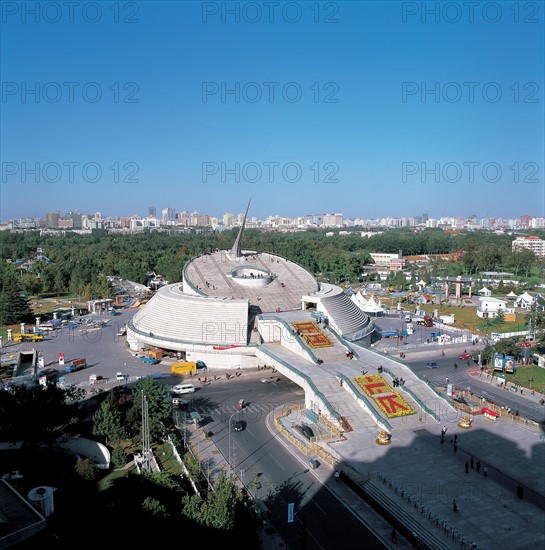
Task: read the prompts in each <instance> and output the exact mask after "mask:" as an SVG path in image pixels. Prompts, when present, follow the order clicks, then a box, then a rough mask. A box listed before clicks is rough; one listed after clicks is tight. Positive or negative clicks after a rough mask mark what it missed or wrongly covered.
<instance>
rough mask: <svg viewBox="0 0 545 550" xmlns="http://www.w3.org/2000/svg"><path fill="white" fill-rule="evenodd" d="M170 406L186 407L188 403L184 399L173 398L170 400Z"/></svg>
mask: <svg viewBox="0 0 545 550" xmlns="http://www.w3.org/2000/svg"><path fill="white" fill-rule="evenodd" d="M172 404H173V405H174V406H175V407H182V408H183V407H187V405H188V404H189V401H186V400H185V399H182V398H181V397H173V398H172Z"/></svg>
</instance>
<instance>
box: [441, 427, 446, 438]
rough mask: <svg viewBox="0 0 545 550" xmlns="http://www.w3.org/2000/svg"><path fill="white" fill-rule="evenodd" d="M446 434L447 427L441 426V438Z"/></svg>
mask: <svg viewBox="0 0 545 550" xmlns="http://www.w3.org/2000/svg"><path fill="white" fill-rule="evenodd" d="M446 433H447V427H446V426H443V429H442V430H441V438H443V437H445V434H446Z"/></svg>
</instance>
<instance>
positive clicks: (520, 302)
mask: <svg viewBox="0 0 545 550" xmlns="http://www.w3.org/2000/svg"><path fill="white" fill-rule="evenodd" d="M534 301H535V298H534V297H533V296H531V295H530V294H528V293H527V292H524V294H521V295H520V296H519V297H518V298H516V300H515V302H514V304H515V307H521V308H529V307H531V305H532V304H533V303H534Z"/></svg>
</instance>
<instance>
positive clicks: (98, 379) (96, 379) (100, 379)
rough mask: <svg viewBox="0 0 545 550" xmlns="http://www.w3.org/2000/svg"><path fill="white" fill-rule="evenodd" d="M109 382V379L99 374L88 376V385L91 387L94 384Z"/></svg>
mask: <svg viewBox="0 0 545 550" xmlns="http://www.w3.org/2000/svg"><path fill="white" fill-rule="evenodd" d="M109 380H110V379H109V378H104V376H102V375H100V374H91V375H89V384H91V386H94V385H95V384H106V383H107V382H108V381H109Z"/></svg>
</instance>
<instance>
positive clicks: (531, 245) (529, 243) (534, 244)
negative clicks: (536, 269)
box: [511, 236, 545, 258]
mask: <svg viewBox="0 0 545 550" xmlns="http://www.w3.org/2000/svg"><path fill="white" fill-rule="evenodd" d="M524 249H526V250H530V251H532V252H533V253H534V254H535V255H536V256H537V257H538V258H545V241H544V240H543V239H540V238H539V237H535V236H530V237H526V236H518V237H516V238H515V240H514V241H513V242H512V243H511V250H512V251H513V252H520V251H521V250H524Z"/></svg>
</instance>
